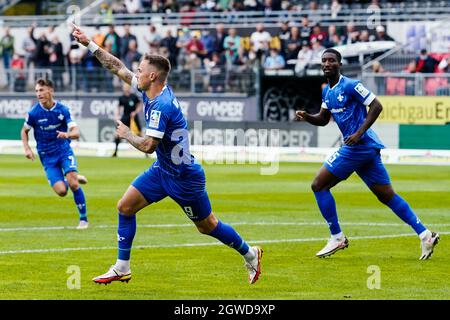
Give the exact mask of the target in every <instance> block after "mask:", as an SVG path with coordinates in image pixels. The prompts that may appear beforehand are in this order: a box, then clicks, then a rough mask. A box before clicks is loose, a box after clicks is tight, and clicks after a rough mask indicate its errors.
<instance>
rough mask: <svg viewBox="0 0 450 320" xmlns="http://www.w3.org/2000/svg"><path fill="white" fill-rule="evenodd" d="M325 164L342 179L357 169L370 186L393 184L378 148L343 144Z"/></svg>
mask: <svg viewBox="0 0 450 320" xmlns="http://www.w3.org/2000/svg"><path fill="white" fill-rule="evenodd" d="M324 166H325V167H326V168H327V169H328V171H330V172H331V173H332V174H333V175H335V176H336V177H338V178H340V179H342V180H345V179H347V178H348V177H349V176H350V175H351V174H352V173H353V172H355V171H356V173H357V174H358V175H359V176H360V177H361V179H362V180H363V181H364V182H365V183H366V185H367V186H368V187H369V188H370V187H372V186H373V185H386V184H391V181H390V179H389V175H388V173H387V171H386V168H385V167H384V165H383V163H382V161H381V155H380V149H377V148H358V147H356V148H355V147H349V146H342V147H341V148H340V149H339V150H338V151H336V152H335V153H333V154H332V155H331V156H330V157H329V158H328V159H327V160H326V161H325V163H324Z"/></svg>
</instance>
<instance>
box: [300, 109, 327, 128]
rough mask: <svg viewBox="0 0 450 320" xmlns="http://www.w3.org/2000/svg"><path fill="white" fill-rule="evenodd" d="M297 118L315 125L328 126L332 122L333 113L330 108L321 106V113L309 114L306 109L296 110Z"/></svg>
mask: <svg viewBox="0 0 450 320" xmlns="http://www.w3.org/2000/svg"><path fill="white" fill-rule="evenodd" d="M295 115H296V116H297V120H299V121H306V122H309V123H310V124H312V125H315V126H326V125H327V124H328V122H330V117H331V113H330V111H328V109H325V108H320V111H319V113H316V114H309V113H307V112H306V111H303V110H299V111H296V112H295Z"/></svg>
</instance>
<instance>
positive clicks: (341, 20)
mask: <svg viewBox="0 0 450 320" xmlns="http://www.w3.org/2000/svg"><path fill="white" fill-rule="evenodd" d="M70 14H72V13H69V12H68V13H67V14H60V15H42V16H2V18H1V20H2V24H3V25H4V26H11V27H28V26H30V25H32V24H34V25H36V26H38V27H39V26H58V25H61V24H63V23H66V22H67V20H68V18H69V16H68V15H70ZM79 15H80V17H79V19H80V20H79V23H80V24H82V25H99V24H103V25H106V24H114V25H123V24H132V25H143V24H144V25H146V24H149V23H152V24H163V25H181V26H195V27H198V28H215V26H216V25H217V24H218V23H222V24H224V25H226V26H227V27H254V26H255V25H256V24H257V23H264V24H265V25H266V26H267V27H278V26H279V23H280V22H282V21H292V22H300V21H301V18H302V17H303V16H304V15H307V16H308V17H309V19H310V20H311V22H320V23H321V24H322V25H323V26H328V25H330V24H334V25H336V26H345V25H347V24H348V23H349V22H352V23H353V24H354V25H355V26H365V27H367V26H368V24H373V27H375V26H376V25H378V24H384V23H385V22H387V21H424V20H427V21H434V20H444V19H449V18H450V6H438V5H436V6H431V7H408V6H405V7H404V8H381V9H380V8H376V7H370V6H369V7H368V8H364V9H342V10H341V11H340V12H339V15H338V16H336V17H332V16H331V11H330V10H329V9H319V10H314V11H311V10H300V11H284V10H283V11H272V12H270V13H265V12H263V11H232V12H209V11H204V12H179V13H137V14H128V13H127V14H114V15H111V16H109V15H103V14H101V13H91V11H90V10H87V11H86V13H84V12H81V13H79Z"/></svg>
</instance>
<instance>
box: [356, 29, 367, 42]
mask: <svg viewBox="0 0 450 320" xmlns="http://www.w3.org/2000/svg"><path fill="white" fill-rule="evenodd" d="M369 41H370V39H369V30H362V31H361V33H360V34H359V39H358V42H369Z"/></svg>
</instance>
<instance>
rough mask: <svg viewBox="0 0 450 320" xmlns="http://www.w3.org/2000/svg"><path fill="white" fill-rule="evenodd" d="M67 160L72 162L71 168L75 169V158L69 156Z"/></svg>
mask: <svg viewBox="0 0 450 320" xmlns="http://www.w3.org/2000/svg"><path fill="white" fill-rule="evenodd" d="M67 158H69V160H70V166H71V167H75V157H74V156H68V157H67Z"/></svg>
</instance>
